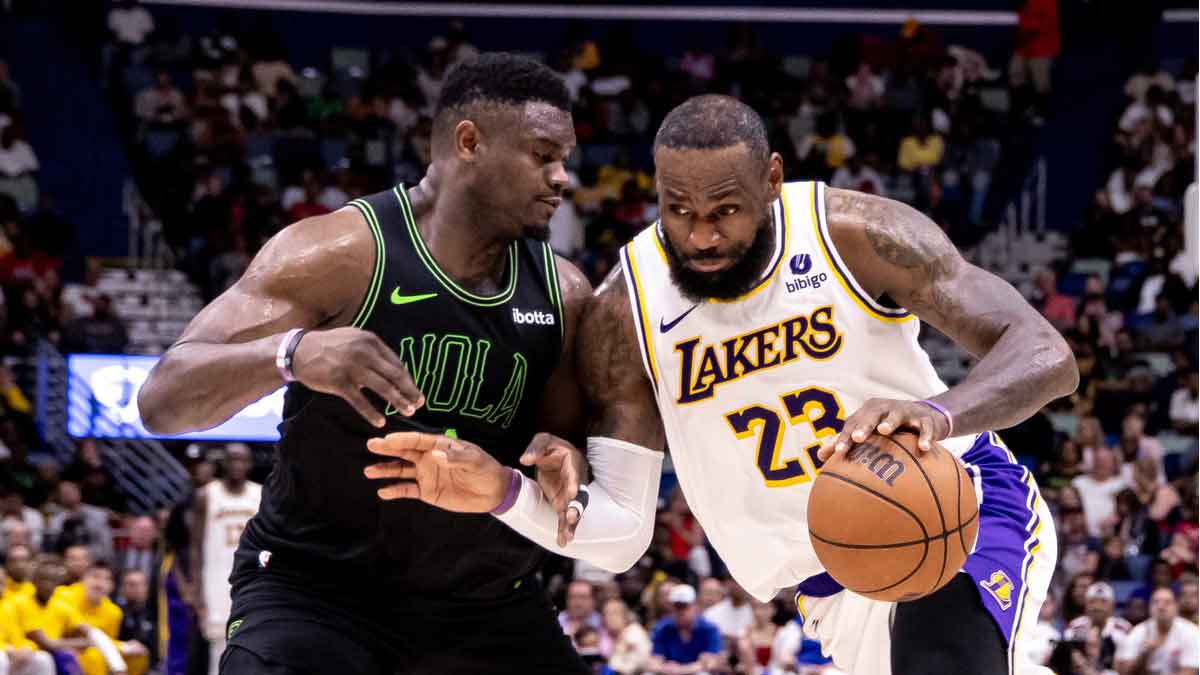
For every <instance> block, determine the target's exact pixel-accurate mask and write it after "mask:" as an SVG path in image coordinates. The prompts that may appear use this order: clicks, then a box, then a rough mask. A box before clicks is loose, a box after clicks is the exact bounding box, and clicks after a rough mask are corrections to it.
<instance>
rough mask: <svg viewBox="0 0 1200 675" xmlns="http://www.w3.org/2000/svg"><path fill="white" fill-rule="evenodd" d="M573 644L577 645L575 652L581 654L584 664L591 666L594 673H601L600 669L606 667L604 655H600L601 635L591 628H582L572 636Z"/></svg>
mask: <svg viewBox="0 0 1200 675" xmlns="http://www.w3.org/2000/svg"><path fill="white" fill-rule="evenodd" d="M571 643H572V644H573V645H575V651H577V652H579V656H580V658H582V659H583V662H584V663H586V664H587V665H589V666H591V667H592V669H593V672H597V673H598V672H600V669H601V668H603V667H604V665H605V663H604V662H605V659H604V654H602V653H600V633H599V631H597V630H596V629H595V628H592V627H591V626H587V625H585V626H580V627H579V630H577V631H575V633H574V634H573V635H571Z"/></svg>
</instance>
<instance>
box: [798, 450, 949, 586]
mask: <svg viewBox="0 0 1200 675" xmlns="http://www.w3.org/2000/svg"><path fill="white" fill-rule="evenodd" d="M821 475H822V476H829V477H830V478H836V479H838V480H840V481H842V482H843V483H846V484H848V485H853V486H854V487H856V488H858V489H860V490H864V491H866V492H867V493H868V494H872V495H874V496H876V497H878V498H879V499H881V500H883V501H884V502H885V503H888V504H891V505H892V506H895V507H896V508H898V509H900V510H901V511H903V512H905V513H907V514H908V516H909V517H910V518H912V519H913V521H915V522H916V523H917V527H919V528H921V534H922V535H923V539H922V540H921V559H920V560H918V561H917V564H916V566H915V567H913V568H912V571H910V572H909V573H908V574H906V575H904V577H903V578H901V579H900V580H899V581H896V582H895V583H893V584H890V585H888V586H884V587H882V588H875V589H871V590H867V591H860V592H861V593H864V594H865V593H882V592H884V591H886V590H888V589H891V588H895V587H896V586H899V585H900V584H902V583H904V582H906V581H908V580H909V579H911V578H912V576H913V575H914V574H916V573H917V572H920V571H921V567H922V566H924V565H925V559H926V558H928V557H929V542H930V537H929V531H928V530H926V529H925V523H923V522H921V519H920V518H918V517H917V514H915V513H913V512H912V510H911V509H909V508H908V507H907V506H905V505H904V504H901V503H900V502H898V501H896V500H894V499H892V498H891V497H888V496H887V495H885V494H883V493H881V492H879V491H877V490H875V489H874V488H872V487H869V486H866V485H863V484H862V483H859V482H858V481H856V480H854V479H852V478H847V477H846V476H843V475H842V474H840V473H837V472H836V471H822V472H821ZM943 529H945V527H944V526H943ZM808 534H809V536H810V537H814V538H816V539H817V540H819V541H821V542H825V539H824V538H823V537H821V536H820V535H819V534H816V533H814V532H813V531H812V530H811V529H810V530H809V531H808ZM942 548H943V549H944V548H945V546H943V547H942ZM942 566H943V567H945V564H943V565H942ZM835 579H836V577H835Z"/></svg>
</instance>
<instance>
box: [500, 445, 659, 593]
mask: <svg viewBox="0 0 1200 675" xmlns="http://www.w3.org/2000/svg"><path fill="white" fill-rule="evenodd" d="M588 461H589V462H590V463H591V465H592V478H593V480H592V482H591V483H589V484H588V486H587V488H588V493H589V501H588V505H587V509H586V515H584V516H583V517H581V518H580V520H579V525H578V526H577V527H576V529H575V538H574V539H573V540H572V541H571V543H569V544H567V545H566V547H565V548H559V546H558V513H557V512H556V511H555V510H554V508H553V507H552V506H550V502H548V501H546V498H545V497H544V496H543V495H542V489H541V488H540V487H538V484H537V483H536V482H535V481H533V480H531V479H529V478H527V477H525V476H522V477H521V490H520V492H519V493H518V495H517V501H516V503H515V504H513V506H512V508H510V509H509V510H508V511H506V512H504V513H502V514H500V515H497V516H496V518H498V519H500V521H501V522H503V523H504V524H505V525H508V526H509V527H511V528H512V529H514V530H516V531H517V532H518V533H519V534H521V535H523V536H524V537H526V538H527V539H529V540H530V541H532V542H534V543H535V544H538V545H540V546H541V547H542V548H545V549H547V550H549V551H553V552H555V553H558V554H560V555H565V556H568V557H571V558H580V559H582V560H586V561H588V562H590V563H592V564H593V565H596V566H598V567H601V568H603V569H605V570H608V571H609V572H614V573H619V572H624V571H625V570H627V569H629V568H630V567H633V564H634V563H636V562H637V561H638V559H640V558H641V557H642V554H643V553H645V552H646V549H647V548H648V547H649V546H650V538H651V537H652V536H653V534H654V509H655V506H656V504H657V502H658V481H659V478H660V477H661V476H662V462H663V453H661V452H656V451H654V450H650V449H649V448H643V447H642V446H640V445H634V444H633V443H626V442H625V441H620V440H617V439H615V438H605V437H602V436H592V437H589V438H588Z"/></svg>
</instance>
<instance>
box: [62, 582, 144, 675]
mask: <svg viewBox="0 0 1200 675" xmlns="http://www.w3.org/2000/svg"><path fill="white" fill-rule="evenodd" d="M81 591H82V592H81V593H78V594H76V595H75V596H73V597H70V598H66V599H65V600H66V601H67V602H68V604H71V605H72V606H73V608H74V609H75V610H76V611H77V612H78V613H79V618H80V620H81V621H82V622H83V623H84V624H86V625H87V626H89V627H91V628H93V629H96V630H99V631H101V632H102V633H103V637H105V638H107V639H108V640H109V641H110V642H111V643H112V644H113V646H115V647H116V649H117V652H118V653H119V654H120V658H121V660H123V661H125V663H124V664H122V665H124V666H126V667H127V672H129V673H130V675H143V674H144V673H145V672H146V669H147V662H146V657H147V655H148V653H149V651H148V650H147V648H146V646H145V645H144V644H142V643H141V642H138V641H130V642H118V641H117V635H118V634H119V633H120V630H121V621H122V619H123V616H122V613H121V608H120V607H118V606H117V605H116V604H115V603H114V602H113V601H112V600H110V599H109V598H108V596H109V594H110V593H112V591H113V571H112V568H111V567H109V566H108V564H107V563H103V562H98V563H95V564H93V565H91V566H90V567H88V569H87V571H86V572H85V573H84V576H83V581H82V584H81ZM97 637H99V636H96V635H95V634H92V635H91V636H89V638H90V639H89V641H93V640H95V639H96V638H97ZM109 658H111V655H110V657H109ZM111 663H112V661H110V660H109V659H106V658H105V657H104V656H103V655H102V654H101V651H100V650H99V649H97V648H96V647H95V646H90V647H88V648H86V649H84V650H83V651H82V652H80V653H79V665H80V666H81V667H82V669H83V672H84V675H105V674H106V673H108V672H111V665H110V664H111Z"/></svg>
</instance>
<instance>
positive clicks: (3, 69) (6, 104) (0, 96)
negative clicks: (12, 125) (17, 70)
mask: <svg viewBox="0 0 1200 675" xmlns="http://www.w3.org/2000/svg"><path fill="white" fill-rule="evenodd" d="M20 109H21V87H20V86H18V85H17V83H16V82H13V80H12V74H11V73H10V72H9V69H8V62H7V61H5V60H3V59H0V115H2V114H4V113H6V112H12V111H14V110H20ZM2 126H4V125H2V124H0V127H2Z"/></svg>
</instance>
